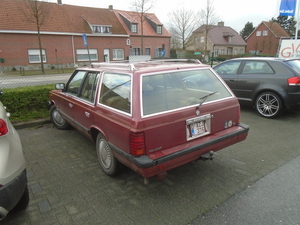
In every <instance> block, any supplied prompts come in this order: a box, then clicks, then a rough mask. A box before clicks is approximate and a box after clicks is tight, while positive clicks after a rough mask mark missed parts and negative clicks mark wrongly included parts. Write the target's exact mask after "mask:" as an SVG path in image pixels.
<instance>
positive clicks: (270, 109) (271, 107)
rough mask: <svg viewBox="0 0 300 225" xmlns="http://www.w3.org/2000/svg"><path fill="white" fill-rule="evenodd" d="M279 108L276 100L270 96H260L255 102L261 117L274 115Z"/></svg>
mask: <svg viewBox="0 0 300 225" xmlns="http://www.w3.org/2000/svg"><path fill="white" fill-rule="evenodd" d="M279 107H280V106H279V101H278V99H277V98H276V97H275V96H273V95H271V94H265V95H262V96H261V97H260V98H259V99H258V101H257V109H258V111H259V112H260V113H261V114H262V115H263V116H273V115H275V114H276V113H277V112H278V110H279Z"/></svg>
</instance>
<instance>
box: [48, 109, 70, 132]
mask: <svg viewBox="0 0 300 225" xmlns="http://www.w3.org/2000/svg"><path fill="white" fill-rule="evenodd" d="M50 119H51V121H52V123H53V124H54V126H55V127H56V128H58V129H60V130H67V129H69V128H70V127H71V126H70V124H68V122H67V121H66V120H65V119H64V118H62V116H61V115H60V112H59V111H58V110H57V108H56V106H55V105H52V106H51V108H50Z"/></svg>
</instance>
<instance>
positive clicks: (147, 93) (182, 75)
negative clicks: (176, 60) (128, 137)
mask: <svg viewBox="0 0 300 225" xmlns="http://www.w3.org/2000/svg"><path fill="white" fill-rule="evenodd" d="M141 85H142V106H143V115H144V116H145V115H150V114H155V113H160V112H165V111H168V110H174V109H179V108H183V107H188V106H191V105H197V104H199V102H200V100H199V99H200V98H202V97H203V96H206V95H209V94H211V93H213V92H216V93H215V94H212V95H210V96H209V97H207V99H206V101H205V102H206V103H207V102H210V101H217V100H221V99H223V98H227V97H231V96H232V95H231V93H230V91H229V90H228V89H227V88H226V87H225V86H224V84H223V83H222V81H221V80H220V79H219V78H218V77H217V76H216V75H215V74H214V73H213V72H212V71H211V70H210V69H198V70H189V71H182V72H177V71H176V72H172V73H162V74H155V75H144V76H143V77H142V84H141Z"/></svg>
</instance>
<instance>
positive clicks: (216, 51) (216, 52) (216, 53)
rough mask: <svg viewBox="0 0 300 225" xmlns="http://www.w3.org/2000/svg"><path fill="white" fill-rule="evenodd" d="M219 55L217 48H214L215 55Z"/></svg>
mask: <svg viewBox="0 0 300 225" xmlns="http://www.w3.org/2000/svg"><path fill="white" fill-rule="evenodd" d="M218 55H219V49H215V56H216V57H217V56H218Z"/></svg>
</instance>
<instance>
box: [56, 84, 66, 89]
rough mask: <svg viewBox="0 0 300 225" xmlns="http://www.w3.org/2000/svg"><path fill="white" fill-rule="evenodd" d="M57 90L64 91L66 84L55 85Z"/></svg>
mask: <svg viewBox="0 0 300 225" xmlns="http://www.w3.org/2000/svg"><path fill="white" fill-rule="evenodd" d="M55 89H56V90H64V89H65V84H63V83H59V84H55Z"/></svg>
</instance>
